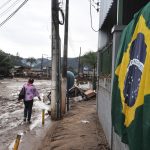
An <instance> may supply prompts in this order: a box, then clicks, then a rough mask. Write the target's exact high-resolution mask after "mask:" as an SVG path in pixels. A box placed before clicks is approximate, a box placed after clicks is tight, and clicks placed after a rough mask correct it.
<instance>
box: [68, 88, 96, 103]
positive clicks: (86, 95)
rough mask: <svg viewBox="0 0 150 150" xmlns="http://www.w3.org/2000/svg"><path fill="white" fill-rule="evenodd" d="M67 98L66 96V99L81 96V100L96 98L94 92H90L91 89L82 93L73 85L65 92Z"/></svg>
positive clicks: (81, 90) (80, 89)
mask: <svg viewBox="0 0 150 150" xmlns="http://www.w3.org/2000/svg"><path fill="white" fill-rule="evenodd" d="M67 96H68V98H72V97H78V96H82V99H83V100H89V99H90V98H93V97H95V96H96V92H95V91H94V90H91V89H88V90H86V91H84V90H83V89H82V88H79V87H78V86H75V85H74V86H73V87H72V88H71V89H70V90H69V91H68V92H67Z"/></svg>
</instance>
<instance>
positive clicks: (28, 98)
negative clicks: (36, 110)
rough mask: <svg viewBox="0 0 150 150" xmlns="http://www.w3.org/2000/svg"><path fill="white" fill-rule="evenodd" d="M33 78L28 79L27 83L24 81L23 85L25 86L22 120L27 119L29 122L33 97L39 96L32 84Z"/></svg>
mask: <svg viewBox="0 0 150 150" xmlns="http://www.w3.org/2000/svg"><path fill="white" fill-rule="evenodd" d="M33 83H34V79H31V78H30V79H29V80H28V83H26V84H25V85H24V86H23V87H24V88H25V98H24V120H23V121H24V122H26V121H28V123H29V124H30V123H31V115H32V106H33V98H34V97H38V98H39V100H41V98H40V96H39V92H38V91H37V89H36V87H35V86H34V85H33Z"/></svg>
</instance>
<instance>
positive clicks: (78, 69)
mask: <svg viewBox="0 0 150 150" xmlns="http://www.w3.org/2000/svg"><path fill="white" fill-rule="evenodd" d="M80 57H81V47H80V53H79V63H78V76H79V74H80Z"/></svg>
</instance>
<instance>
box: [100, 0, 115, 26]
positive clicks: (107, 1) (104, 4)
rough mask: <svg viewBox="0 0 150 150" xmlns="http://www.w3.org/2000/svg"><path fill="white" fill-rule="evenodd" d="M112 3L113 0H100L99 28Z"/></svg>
mask: <svg viewBox="0 0 150 150" xmlns="http://www.w3.org/2000/svg"><path fill="white" fill-rule="evenodd" d="M112 3H113V0H100V19H99V21H100V22H99V27H100V28H101V27H102V25H103V23H104V21H105V19H106V17H107V14H108V12H109V9H110V8H111V6H112Z"/></svg>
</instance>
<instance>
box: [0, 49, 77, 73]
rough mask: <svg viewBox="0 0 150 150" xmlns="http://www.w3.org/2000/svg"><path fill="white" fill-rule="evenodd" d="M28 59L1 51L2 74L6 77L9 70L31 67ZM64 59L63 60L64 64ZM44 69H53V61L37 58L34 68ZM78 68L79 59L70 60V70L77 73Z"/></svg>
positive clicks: (0, 66) (0, 64) (0, 67)
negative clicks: (15, 67)
mask: <svg viewBox="0 0 150 150" xmlns="http://www.w3.org/2000/svg"><path fill="white" fill-rule="evenodd" d="M27 59H28V58H22V57H19V56H13V55H11V54H8V53H5V52H4V51H2V50H0V74H2V75H6V74H8V72H9V69H10V68H12V67H13V66H30V63H29V62H28V61H27ZM62 61H63V58H61V64H62ZM41 66H42V67H47V66H49V67H51V60H49V59H46V58H43V60H42V58H37V59H36V63H33V64H32V67H33V68H37V69H40V68H41ZM77 68H78V58H68V70H71V71H74V72H75V71H76V70H77Z"/></svg>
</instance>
